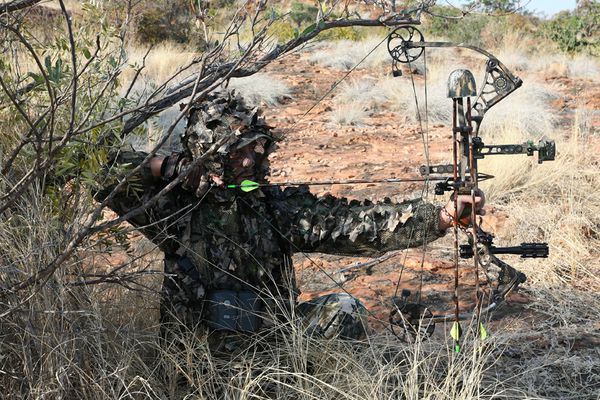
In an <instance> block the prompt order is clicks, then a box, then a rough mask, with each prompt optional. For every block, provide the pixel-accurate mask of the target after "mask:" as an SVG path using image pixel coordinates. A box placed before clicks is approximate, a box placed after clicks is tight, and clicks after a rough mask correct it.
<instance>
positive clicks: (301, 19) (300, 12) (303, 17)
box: [290, 2, 319, 28]
mask: <svg viewBox="0 0 600 400" xmlns="http://www.w3.org/2000/svg"><path fill="white" fill-rule="evenodd" d="M318 11H319V10H318V8H317V7H315V6H311V5H308V4H303V3H299V2H294V3H292V7H291V9H290V18H291V20H292V21H294V22H295V23H296V25H297V26H298V28H300V27H301V26H302V24H311V23H313V22H315V20H316V18H317V12H318Z"/></svg>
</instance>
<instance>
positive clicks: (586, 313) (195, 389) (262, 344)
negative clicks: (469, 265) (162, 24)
mask: <svg viewBox="0 0 600 400" xmlns="http://www.w3.org/2000/svg"><path fill="white" fill-rule="evenodd" d="M75 3H77V2H75ZM522 39H523V37H518V38H514V37H512V36H508V37H507V39H506V41H507V42H508V44H507V43H504V42H502V43H503V46H502V47H501V48H497V49H489V50H490V51H492V52H493V53H495V54H497V55H498V56H499V58H500V59H501V60H502V61H503V62H505V63H506V64H507V65H508V66H509V67H510V68H513V69H514V70H515V71H516V73H517V74H518V75H519V76H521V77H522V78H523V80H524V81H525V84H524V86H523V87H522V88H521V89H519V90H518V91H517V92H516V93H514V94H513V95H512V96H510V98H509V99H507V100H505V101H504V102H503V103H501V104H499V105H498V106H497V107H495V108H494V109H493V110H492V111H490V113H489V115H486V119H485V122H484V124H483V127H482V135H483V136H484V137H485V140H486V142H490V143H492V142H493V143H518V142H522V141H524V140H528V139H534V140H537V139H539V138H540V137H541V136H544V135H547V136H549V137H551V138H554V139H556V141H557V148H558V152H559V153H558V157H557V159H556V161H554V162H552V163H547V164H544V165H532V161H531V159H530V158H525V157H520V156H519V157H517V156H514V157H513V156H511V157H508V156H506V157H498V158H491V157H490V158H488V159H486V160H484V161H483V162H482V164H481V169H482V170H485V172H486V173H490V174H493V175H494V176H495V179H493V180H491V181H489V182H487V183H486V186H485V190H486V193H487V196H488V199H489V206H488V208H489V209H490V210H494V213H493V214H494V215H496V214H499V215H501V216H503V217H504V218H505V219H501V223H499V224H497V226H496V228H495V233H496V234H497V236H498V239H499V241H500V243H501V244H509V243H519V242H521V241H547V242H548V243H549V244H550V249H551V257H550V258H549V259H548V260H542V261H539V262H538V261H537V260H535V262H531V261H528V262H517V263H515V264H516V265H517V267H518V268H519V269H521V270H523V271H524V272H525V273H526V274H527V275H528V278H529V279H528V281H527V284H526V285H525V286H524V288H523V291H524V293H525V295H526V296H525V298H526V299H525V300H524V301H523V304H520V303H517V306H518V308H519V310H520V312H519V313H513V314H510V313H507V315H506V318H505V319H504V320H501V321H499V322H498V321H496V322H495V324H494V325H493V326H494V330H493V335H492V337H491V338H489V339H488V340H486V341H484V342H481V341H480V340H478V339H474V338H473V337H472V334H471V332H467V333H466V338H465V341H464V343H463V351H462V352H461V353H460V354H455V353H453V351H452V349H451V348H450V347H451V345H452V344H451V343H450V340H449V339H448V334H447V332H443V331H444V329H446V330H447V329H449V327H443V326H442V327H440V328H438V333H437V335H436V336H434V337H433V338H432V339H431V340H428V341H421V340H417V341H416V342H415V341H412V340H411V341H408V342H401V341H398V340H397V339H396V338H395V337H393V336H392V335H391V334H390V333H389V332H387V331H386V330H382V331H378V332H375V331H374V332H373V334H372V336H371V337H370V338H369V340H368V341H367V342H364V343H351V342H347V341H341V340H332V341H327V340H319V339H316V338H310V337H308V336H307V335H305V334H303V332H302V330H301V329H300V328H298V327H297V326H295V325H294V324H290V325H291V326H287V327H279V328H278V329H274V330H273V331H270V332H264V333H262V334H261V335H258V336H256V337H253V338H244V339H240V340H243V341H242V342H241V343H240V346H239V351H238V352H237V353H236V354H235V356H233V357H220V356H219V355H215V354H211V352H210V351H208V347H207V343H206V340H205V339H206V338H205V337H204V336H202V335H201V334H199V333H198V332H197V331H192V330H184V331H183V332H181V335H180V343H178V344H177V345H176V346H174V347H165V346H163V345H162V343H161V341H160V340H159V335H158V332H159V327H158V290H159V287H160V283H161V280H162V274H161V269H162V261H161V257H162V255H161V254H160V252H159V251H158V250H157V249H156V248H155V247H154V245H152V244H151V243H150V242H148V241H147V240H145V239H143V238H141V237H140V236H139V235H137V234H136V233H135V232H132V229H131V227H129V226H121V227H119V228H115V229H113V230H110V231H107V232H101V233H99V234H97V235H94V236H92V237H90V238H89V240H86V241H85V242H84V243H83V244H82V245H81V246H80V248H78V250H77V251H76V252H75V253H74V254H73V256H72V257H70V258H69V260H68V262H66V263H65V265H64V267H62V268H60V269H58V270H57V271H56V272H55V273H54V274H53V275H52V276H51V277H49V278H48V279H47V281H46V283H45V285H43V286H38V287H35V288H33V289H31V291H30V292H28V293H27V295H25V296H23V297H19V299H20V303H19V304H14V303H11V304H10V306H11V308H13V309H14V310H13V311H12V312H11V313H10V314H8V315H5V314H4V311H5V309H6V307H5V305H6V303H5V302H4V300H3V298H0V301H1V302H2V303H0V305H2V308H0V393H1V394H0V397H2V398H7V399H8V398H15V399H16V398H29V399H42V398H43V399H59V398H61V399H62V398H64V399H72V398H82V399H130V398H133V399H142V398H143V399H165V398H170V399H174V398H203V399H259V398H277V399H333V398H336V399H357V400H358V399H415V400H416V399H457V400H460V399H474V398H477V399H480V398H481V399H488V398H489V399H492V398H494V399H515V398H519V399H547V398H552V399H598V398H599V397H598V393H600V335H599V334H598V331H599V329H600V299H599V298H598V296H597V293H598V291H599V290H600V278H599V277H600V261H599V260H600V257H599V256H600V252H599V249H600V174H599V173H598V169H599V167H600V158H599V157H598V154H599V150H600V116H599V114H598V113H599V112H600V103H598V100H597V99H598V96H600V74H599V72H598V71H599V68H600V65H599V64H598V59H597V58H594V57H592V56H586V55H580V56H577V57H571V56H566V55H563V54H561V53H558V52H555V51H550V49H552V47H551V46H550V45H549V44H548V48H545V47H544V45H543V44H542V45H538V47H536V49H534V50H532V51H530V50H528V49H527V48H525V47H518V48H512V47H511V46H510V44H511V42H514V41H517V40H522ZM380 41H381V38H380V37H376V38H367V39H365V40H363V41H360V42H358V43H355V42H347V41H338V42H325V43H320V44H319V45H317V46H314V47H311V48H308V49H306V50H304V51H303V52H301V53H300V55H299V58H298V59H284V60H283V61H281V64H279V65H278V66H275V67H273V68H271V69H269V68H267V70H266V72H264V73H261V74H257V75H254V76H252V77H248V78H244V79H239V80H235V79H234V80H231V81H230V82H229V86H230V87H231V88H235V89H236V90H238V91H239V92H240V93H242V94H243V95H244V96H245V97H247V98H249V99H250V100H251V102H252V103H253V104H255V105H259V106H263V107H265V108H266V109H267V110H266V111H265V113H266V115H267V119H269V118H270V117H271V118H272V120H277V121H278V124H279V127H280V128H282V130H283V131H284V132H286V133H288V138H289V139H290V141H293V140H296V139H297V138H298V137H300V138H301V142H302V145H305V146H306V147H304V148H300V150H293V149H292V150H293V151H295V152H299V151H302V150H306V152H305V153H304V154H306V157H307V159H308V160H309V161H311V162H313V161H314V160H316V159H319V161H315V162H321V161H320V160H321V156H319V155H315V154H313V153H314V150H313V149H314V148H315V147H318V146H320V145H321V143H322V138H323V137H327V138H330V137H334V135H335V137H336V138H337V137H338V132H341V133H339V136H343V132H347V131H344V130H342V129H346V128H349V127H351V128H350V129H352V132H355V133H356V134H357V135H363V134H364V136H365V137H366V138H367V139H365V140H368V139H369V138H372V136H369V135H371V133H368V131H367V130H368V127H369V126H372V125H374V122H377V123H382V122H381V120H380V119H378V118H379V117H378V115H382V114H384V115H390V117H389V118H390V119H391V118H393V120H389V119H388V120H387V121H384V122H383V123H382V124H390V125H392V126H396V125H398V124H400V125H402V126H403V128H406V129H408V128H410V129H416V125H417V117H416V115H417V106H416V103H415V101H414V96H413V83H412V82H411V80H410V78H409V77H408V74H405V75H406V76H405V77H404V78H402V79H399V78H393V79H392V78H391V77H390V76H389V61H388V56H387V52H386V51H385V48H384V47H385V44H383V45H381V46H380V47H379V48H378V50H377V51H375V52H374V53H373V54H372V55H371V56H370V57H368V58H367V59H366V60H365V61H364V62H363V63H362V64H361V65H360V68H358V69H357V71H356V72H355V73H354V74H351V75H350V77H349V78H348V79H346V80H345V81H344V82H343V83H342V84H341V85H340V87H338V88H337V90H335V91H334V92H333V96H330V97H327V98H326V100H325V102H326V105H327V107H325V108H324V109H323V111H322V112H321V111H320V112H319V118H321V121H322V122H324V123H323V124H322V126H320V127H319V130H317V131H315V132H312V133H311V129H314V128H315V126H316V125H318V124H319V122H315V125H302V126H296V124H295V123H294V121H295V118H297V117H298V116H299V115H301V114H302V113H303V112H304V111H305V110H306V109H307V108H308V106H310V105H312V104H313V103H314V101H316V99H317V98H319V97H320V95H321V94H323V93H325V91H326V90H328V89H329V87H330V86H327V87H325V88H323V87H313V86H314V85H316V84H317V83H319V82H322V81H319V79H317V77H316V73H315V72H314V70H315V69H318V70H319V76H321V78H320V79H322V80H323V79H324V80H325V82H328V83H329V84H331V83H332V82H331V80H330V79H329V78H334V79H337V78H338V77H341V76H342V75H343V72H345V71H348V70H349V69H351V68H353V67H355V66H356V64H357V63H358V62H359V61H360V60H361V59H362V58H363V57H364V56H365V55H366V54H367V53H368V52H369V51H371V50H372V49H373V47H374V46H375V45H376V44H377V43H378V42H380ZM130 46H131V47H130V48H129V50H128V54H129V57H130V61H129V62H128V63H129V64H132V65H138V66H139V65H141V63H145V65H146V66H147V67H146V68H145V69H144V75H143V79H141V80H139V82H142V83H140V84H139V86H136V87H135V88H134V90H135V91H137V92H138V94H139V97H140V98H143V97H144V95H143V93H144V91H147V90H150V91H151V90H154V88H155V86H156V85H157V84H158V83H159V82H162V81H163V80H164V79H165V78H166V77H168V76H170V75H171V74H172V73H173V71H175V70H176V69H177V68H178V67H179V66H180V65H182V64H184V63H185V62H186V61H189V60H190V59H191V57H193V55H194V54H195V53H194V52H193V49H187V48H185V47H180V46H175V45H161V46H159V47H157V48H154V49H153V50H152V51H151V52H150V53H149V55H148V56H147V57H146V59H145V61H144V54H145V52H146V49H145V48H141V47H138V46H139V45H134V44H131V45H130ZM453 55H454V58H449V57H447V56H448V53H445V51H442V54H441V55H440V54H434V53H432V54H430V55H429V54H428V58H427V65H425V64H423V63H418V64H416V65H414V66H413V67H414V69H415V71H416V72H417V75H416V78H415V82H414V85H415V87H414V91H415V92H416V93H417V96H418V99H419V111H420V112H421V113H422V114H423V113H424V112H425V98H424V88H425V81H424V79H423V73H424V71H425V69H426V70H427V73H428V74H427V79H428V81H427V98H428V102H427V111H428V114H429V119H428V123H429V126H430V127H431V130H432V132H433V134H434V137H435V138H437V139H439V140H444V139H443V138H446V139H447V136H448V132H447V130H448V129H449V128H448V124H449V120H450V118H451V114H450V108H449V105H448V101H447V99H446V97H445V90H444V87H445V79H446V77H447V75H448V73H449V72H450V71H451V70H452V69H455V68H458V67H468V68H471V69H473V71H474V72H475V75H476V77H477V78H479V77H480V76H481V65H482V63H481V59H478V58H472V56H471V55H470V54H468V53H467V52H460V53H453ZM297 60H300V61H299V62H301V63H302V65H303V69H304V70H305V71H306V72H305V73H304V75H303V76H302V79H307V80H308V81H309V83H308V84H303V85H298V81H299V79H301V78H300V77H298V76H287V75H285V73H283V72H282V71H284V72H285V71H287V70H288V69H291V68H292V64H294V63H296V62H297ZM477 68H479V70H478V69H477ZM133 74H135V67H132V68H130V69H128V70H126V71H124V73H123V81H127V77H131V76H132V75H133ZM323 76H324V78H323ZM304 83H306V82H304ZM307 87H309V88H308V89H307ZM303 89H307V92H303V91H302V90H303ZM119 90H125V88H123V87H121V88H119ZM586 99H587V100H586ZM559 100H561V101H563V103H560V104H559ZM561 104H562V106H561ZM178 112H179V111H178V107H177V106H174V108H173V109H172V110H170V111H167V112H164V113H162V114H161V115H160V116H159V117H157V118H156V119H155V120H151V121H149V122H148V124H147V125H146V126H145V129H143V131H142V132H135V133H136V135H134V136H132V137H130V138H128V139H127V140H128V141H129V142H130V143H133V144H134V145H135V146H136V147H138V148H143V149H149V148H152V147H153V146H154V145H155V143H156V142H157V141H158V140H159V139H160V138H161V137H162V135H163V134H164V133H165V132H166V131H167V130H168V128H169V126H170V124H171V122H172V119H173V118H174V117H175V116H176V115H177V114H178ZM386 118H387V117H386ZM305 119H306V120H308V121H305V122H306V123H307V124H308V123H309V122H310V119H311V115H309V116H308V117H306V118H305ZM398 121H399V122H398ZM182 126H183V125H182V124H181V123H180V124H179V128H178V129H182ZM290 127H295V128H297V129H298V134H297V135H298V136H294V135H295V134H294V133H293V132H292V133H290V132H289V131H287V130H286V129H288V128H290ZM1 129H2V130H3V132H2V135H3V136H2V137H3V138H4V137H8V138H9V139H11V135H9V134H7V133H5V132H8V129H9V126H7V124H6V123H3V124H1ZM355 129H356V131H355ZM361 129H364V131H361ZM307 132H308V133H311V134H312V136H311V135H306V133H307ZM176 133H177V131H175V134H176ZM395 133H396V132H395V129H391V130H388V131H386V132H385V134H389V135H394V134H395ZM435 135H437V136H435ZM175 137H176V136H175ZM340 140H341V139H340ZM418 140H420V139H418V138H415V141H418ZM293 143H294V144H297V143H298V142H293ZM175 145H176V143H173V146H175ZM289 146H292V145H289ZM0 147H2V146H0ZM342 147H343V146H342ZM1 150H2V152H0V161H2V160H3V159H5V157H6V151H5V149H4V148H3V147H2V148H1ZM292 150H290V147H286V144H285V143H284V144H282V150H281V154H290V152H292ZM161 151H165V152H168V151H170V150H169V149H167V148H163V149H162V150H161ZM341 154H344V153H341ZM346 154H347V153H346ZM362 154H365V157H368V154H366V153H362ZM437 156H438V157H441V158H443V156H442V155H441V152H438V154H437ZM311 157H312V158H311ZM370 161H371V162H372V163H373V164H372V165H371V168H373V165H375V166H376V167H383V169H385V165H379V164H378V162H379V163H381V161H380V160H370ZM327 162H329V161H327ZM410 162H412V163H414V164H415V165H418V164H420V163H422V160H417V159H414V158H413V159H411V160H410ZM273 164H274V168H275V169H278V170H286V168H287V171H288V172H289V173H290V174H292V176H293V173H294V168H296V167H297V166H295V165H294V160H293V159H292V158H290V159H283V160H282V159H281V155H280V154H278V155H276V157H275V160H274V162H273ZM298 164H300V163H298ZM331 164H332V165H333V162H331ZM366 168H369V167H366ZM380 169H381V168H380ZM7 187H8V186H7V183H6V182H4V179H3V185H2V191H3V192H4V191H5V190H7ZM64 190H65V191H67V192H69V191H70V190H75V189H74V188H73V187H70V186H69V185H66V186H65V187H64ZM349 190H352V189H349ZM351 194H352V192H351ZM362 194H363V193H362V192H360V195H362ZM78 196H81V197H79V198H78ZM49 198H50V200H49ZM74 198H77V199H74ZM60 199H63V198H62V197H58V196H50V195H49V194H48V193H44V192H43V191H42V190H41V189H40V188H39V187H37V186H32V187H31V189H30V190H28V191H26V192H24V193H23V194H22V195H21V197H20V199H19V201H18V202H17V203H16V204H14V206H13V207H12V208H11V209H10V210H8V211H6V212H5V213H4V214H2V219H1V220H0V243H1V250H0V255H1V256H0V260H1V265H0V289H6V287H5V280H4V277H8V276H9V275H10V276H11V277H14V276H21V275H22V276H23V277H27V276H30V275H31V274H33V273H35V272H37V271H38V270H39V269H40V268H43V266H44V265H47V264H48V263H49V262H50V261H51V260H53V259H54V258H55V257H56V256H57V255H59V254H60V253H61V252H62V251H64V249H65V246H66V243H65V242H64V237H65V235H66V233H68V232H72V231H73V230H77V229H79V227H80V224H81V223H83V221H85V220H86V218H88V217H89V213H90V211H91V210H92V209H93V206H94V204H93V202H92V200H91V198H90V197H89V194H88V193H87V192H86V191H81V192H76V193H73V195H72V196H68V198H67V199H66V200H64V199H63V200H64V201H65V202H66V203H65V204H68V205H69V206H70V207H71V208H70V210H69V211H70V212H72V213H74V214H75V217H73V215H69V216H68V218H66V217H65V216H64V215H58V216H57V207H58V208H60V206H61V204H58V205H57V204H55V203H53V202H56V201H58V200H60ZM507 216H508V218H506V217H507ZM105 217H106V218H110V216H108V215H107V216H105ZM65 221H70V222H69V223H68V224H65ZM347 262H348V261H347V260H344V259H338V260H337V261H336V265H337V266H342V265H344V264H347ZM107 271H108V275H107V276H108V277H110V278H111V279H110V280H108V281H105V283H99V284H95V283H97V282H95V279H96V277H97V276H96V274H97V273H99V272H102V273H103V274H105V273H107ZM317 279H320V280H322V279H326V278H324V277H322V276H320V277H318V278H317ZM7 281H8V280H7ZM28 290H29V289H28ZM381 290H382V291H384V292H385V290H388V291H389V288H386V287H382V288H381ZM388 294H390V293H388ZM440 331H442V332H441V333H440Z"/></svg>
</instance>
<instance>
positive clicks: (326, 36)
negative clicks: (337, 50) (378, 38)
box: [319, 27, 364, 41]
mask: <svg viewBox="0 0 600 400" xmlns="http://www.w3.org/2000/svg"><path fill="white" fill-rule="evenodd" d="M363 37H364V34H363V32H362V31H361V30H360V29H357V28H355V27H346V28H334V29H330V30H328V31H325V32H323V33H321V34H319V38H320V40H332V41H333V40H350V41H356V40H360V39H362V38H363Z"/></svg>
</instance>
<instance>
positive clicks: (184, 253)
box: [97, 152, 443, 322]
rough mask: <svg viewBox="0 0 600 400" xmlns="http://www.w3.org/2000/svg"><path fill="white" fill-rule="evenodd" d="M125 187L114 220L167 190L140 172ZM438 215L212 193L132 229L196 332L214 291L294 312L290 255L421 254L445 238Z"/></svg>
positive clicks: (186, 198)
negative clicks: (156, 254)
mask: <svg viewBox="0 0 600 400" xmlns="http://www.w3.org/2000/svg"><path fill="white" fill-rule="evenodd" d="M145 157H146V154H144V153H142V152H122V153H121V154H119V155H118V157H117V158H116V161H117V163H118V164H126V165H130V167H134V166H136V165H138V164H139V163H141V162H142V160H144V158H145ZM131 182H132V184H131V185H127V186H125V187H124V188H123V189H122V190H121V191H120V192H119V193H117V195H116V196H115V197H114V198H113V199H112V200H111V201H110V202H109V206H110V207H111V208H112V209H113V210H114V211H116V212H117V213H118V214H119V215H124V214H126V213H127V212H129V211H131V210H132V209H135V207H137V206H139V205H140V204H143V203H144V202H146V201H147V200H148V199H150V198H151V197H152V196H154V195H155V194H156V193H158V192H159V191H160V190H161V189H162V188H163V187H164V186H165V185H166V182H163V181H161V180H160V179H158V178H153V177H152V176H151V175H150V174H149V170H148V169H146V168H144V169H142V170H141V173H140V174H138V175H136V176H135V177H134V179H132V180H131ZM141 188H143V190H142V189H141ZM110 189H112V187H106V188H105V190H103V191H102V192H100V193H99V194H98V195H97V197H99V198H100V199H102V198H103V196H106V195H107V194H108V193H109V191H110ZM438 214H439V209H438V208H437V207H435V206H434V205H432V204H428V203H422V202H420V201H409V202H404V203H400V204H394V203H391V202H390V201H387V200H386V201H384V202H380V203H371V202H369V201H365V202H359V201H347V200H346V199H345V198H336V197H333V196H330V195H327V196H323V197H316V196H314V195H313V194H311V193H310V192H309V191H308V188H307V187H300V188H287V189H285V190H281V189H280V188H276V187H272V188H261V189H257V190H255V191H252V192H249V193H244V192H242V191H240V190H231V189H220V188H212V189H211V190H210V191H209V192H207V193H206V194H205V195H204V196H203V198H201V199H200V198H198V197H196V196H195V195H194V194H193V193H190V192H187V191H184V190H181V189H179V190H178V189H175V190H172V191H170V192H168V193H166V195H164V196H162V197H161V198H160V199H159V200H158V202H157V203H156V204H155V205H153V206H152V207H150V208H148V209H147V210H146V211H145V212H143V213H141V214H138V215H137V216H135V217H133V218H131V219H130V222H131V223H132V224H133V225H134V226H136V227H138V228H139V230H140V231H141V232H142V233H143V234H144V235H145V236H147V237H148V238H149V239H150V240H151V241H153V242H154V243H156V244H157V245H158V246H159V247H160V249H161V250H162V251H163V252H164V253H165V273H166V275H167V277H166V279H165V282H164V290H165V298H166V299H168V303H167V304H166V305H165V306H166V307H167V308H168V309H169V310H171V311H172V312H174V313H175V315H177V317H178V318H180V319H182V320H183V321H188V322H195V321H198V320H200V319H201V318H203V311H205V310H203V300H204V299H205V298H206V294H207V292H211V291H218V290H231V291H238V292H239V291H252V292H254V293H256V294H257V295H258V296H259V297H260V298H261V299H263V300H264V301H265V303H266V304H272V303H273V302H272V300H273V299H277V300H282V299H283V300H285V301H287V303H288V304H289V303H291V302H294V301H295V299H296V297H297V295H298V291H297V287H296V284H295V279H294V270H293V266H292V262H291V255H292V253H293V252H296V251H301V252H324V253H330V254H340V255H367V256H374V255H377V254H380V253H382V252H386V251H389V250H394V249H402V248H407V247H414V246H418V245H421V244H422V243H423V241H425V240H427V241H432V240H435V239H437V238H438V237H440V236H441V235H442V234H443V233H442V232H440V231H439V230H438V228H437V227H438ZM277 304H278V306H280V305H281V303H277ZM342 308H344V307H342ZM164 311H166V310H164ZM270 312H271V313H275V314H279V315H281V314H284V313H285V310H281V309H271V310H270Z"/></svg>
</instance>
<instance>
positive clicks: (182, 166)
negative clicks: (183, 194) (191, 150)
mask: <svg viewBox="0 0 600 400" xmlns="http://www.w3.org/2000/svg"><path fill="white" fill-rule="evenodd" d="M179 176H181V177H182V178H181V187H182V189H184V190H187V191H188V192H194V193H195V194H196V196H199V197H201V196H203V195H204V194H205V193H206V192H207V191H208V189H209V187H210V185H211V179H210V177H209V176H208V175H207V174H206V171H205V169H204V168H203V167H202V165H193V164H192V162H191V160H190V159H189V158H187V157H185V156H184V155H183V153H173V154H171V155H170V156H167V157H165V159H164V160H163V162H162V166H161V177H162V179H163V180H165V181H167V182H171V181H172V180H174V179H176V178H177V177H179Z"/></svg>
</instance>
